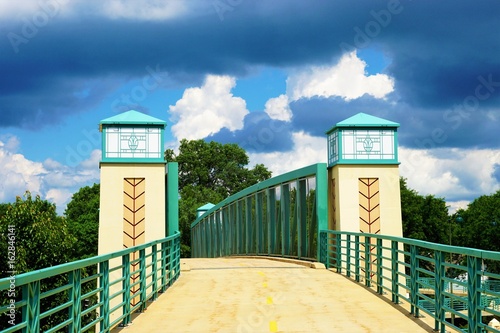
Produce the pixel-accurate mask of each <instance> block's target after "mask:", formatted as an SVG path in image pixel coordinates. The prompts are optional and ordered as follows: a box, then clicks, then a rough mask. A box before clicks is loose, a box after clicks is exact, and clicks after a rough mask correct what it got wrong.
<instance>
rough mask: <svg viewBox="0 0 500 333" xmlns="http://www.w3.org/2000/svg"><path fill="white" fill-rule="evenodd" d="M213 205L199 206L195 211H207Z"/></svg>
mask: <svg viewBox="0 0 500 333" xmlns="http://www.w3.org/2000/svg"><path fill="white" fill-rule="evenodd" d="M214 206H215V205H214V204H213V203H210V202H209V203H207V204H206V205H203V206H201V207H200V208H198V209H197V210H209V209H210V208H212V207H214Z"/></svg>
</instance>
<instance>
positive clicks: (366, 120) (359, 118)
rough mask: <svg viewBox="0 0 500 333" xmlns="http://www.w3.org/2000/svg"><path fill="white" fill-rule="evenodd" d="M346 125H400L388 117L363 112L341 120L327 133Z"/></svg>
mask: <svg viewBox="0 0 500 333" xmlns="http://www.w3.org/2000/svg"><path fill="white" fill-rule="evenodd" d="M345 127H393V128H394V127H399V124H398V123H395V122H393V121H390V120H387V119H383V118H379V117H375V116H372V115H369V114H366V113H362V112H361V113H358V114H355V115H354V116H352V117H349V118H347V119H345V120H342V121H341V122H338V123H337V124H336V125H335V126H334V127H332V128H331V129H330V130H329V131H328V132H327V133H330V132H332V131H333V130H334V129H336V128H345Z"/></svg>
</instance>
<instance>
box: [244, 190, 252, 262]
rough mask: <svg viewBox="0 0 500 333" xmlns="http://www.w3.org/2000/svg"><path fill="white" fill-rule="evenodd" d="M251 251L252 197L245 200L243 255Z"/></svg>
mask: <svg viewBox="0 0 500 333" xmlns="http://www.w3.org/2000/svg"><path fill="white" fill-rule="evenodd" d="M252 251H253V225H252V197H251V196H247V197H246V198H245V254H250V253H252Z"/></svg>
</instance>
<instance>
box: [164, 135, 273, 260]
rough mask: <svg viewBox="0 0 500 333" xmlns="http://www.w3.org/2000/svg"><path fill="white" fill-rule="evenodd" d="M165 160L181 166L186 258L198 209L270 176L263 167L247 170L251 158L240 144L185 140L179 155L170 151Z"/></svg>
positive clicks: (181, 215)
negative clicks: (192, 224)
mask: <svg viewBox="0 0 500 333" xmlns="http://www.w3.org/2000/svg"><path fill="white" fill-rule="evenodd" d="M165 159H166V160H167V161H174V162H177V163H179V192H180V197H181V198H180V201H179V229H180V231H181V234H182V236H181V237H182V238H181V244H182V249H183V251H182V255H183V256H184V257H186V256H190V243H191V239H190V238H191V223H192V222H193V221H194V220H195V219H196V209H197V208H199V207H200V206H203V205H204V204H206V203H208V202H212V203H214V204H215V203H218V202H219V201H221V200H223V199H224V198H226V197H228V196H230V195H232V194H234V193H237V192H239V191H241V190H243V189H244V188H247V187H248V186H251V185H253V184H256V183H258V182H260V181H263V180H265V179H268V178H270V177H271V172H270V171H269V170H267V168H266V167H265V166H264V165H262V164H257V165H256V166H255V167H254V168H252V169H249V168H247V165H248V163H249V158H248V155H247V154H246V152H245V150H244V149H243V148H241V147H239V146H238V145H237V144H221V143H218V142H214V141H212V142H205V141H204V140H191V141H188V140H186V139H183V140H181V144H180V147H179V154H178V155H176V154H175V153H174V151H173V150H171V149H167V150H166V151H165Z"/></svg>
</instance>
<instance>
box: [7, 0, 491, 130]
mask: <svg viewBox="0 0 500 333" xmlns="http://www.w3.org/2000/svg"><path fill="white" fill-rule="evenodd" d="M214 3H215V2H214ZM224 3H225V2H224ZM205 7H206V6H205ZM499 12H500V3H499V2H497V1H494V0H490V1H475V2H469V1H467V2H466V1H460V2H456V1H451V0H450V1H440V2H422V1H410V2H408V1H401V2H399V1H397V0H389V1H380V2H371V1H364V2H357V3H356V4H353V3H352V2H351V1H347V0H345V1H326V0H325V1H314V2H310V1H298V0H297V1H244V2H241V3H238V5H237V6H236V5H234V6H232V7H231V8H230V9H227V8H226V9H224V8H218V9H217V8H216V7H215V6H213V8H210V10H209V12H206V13H200V12H196V13H195V14H193V13H192V14H189V15H185V16H183V17H179V18H177V19H172V20H167V21H149V22H147V21H140V20H131V19H106V18H104V17H98V16H95V15H94V16H88V15H85V14H84V12H82V15H80V16H78V17H73V18H64V17H58V16H56V17H54V18H51V19H50V20H48V21H47V23H46V24H44V25H40V26H39V27H36V26H35V28H36V33H34V30H33V29H32V30H31V33H27V32H29V29H28V28H27V26H28V25H29V24H30V16H29V15H28V16H26V17H27V19H25V20H21V19H18V18H14V19H11V20H6V19H2V23H0V32H1V34H2V35H3V36H4V38H1V39H0V54H1V57H0V74H1V76H0V93H1V97H0V103H1V104H0V126H28V125H27V122H28V124H29V121H30V120H31V119H35V118H36V119H38V120H39V121H40V123H38V125H39V126H43V124H44V123H50V122H55V121H60V119H62V118H64V115H66V114H69V113H74V112H83V111H87V110H88V109H89V107H92V106H93V105H96V104H98V103H99V102H100V101H102V100H103V99H104V98H105V97H107V96H108V97H109V94H112V93H113V92H114V87H116V80H121V81H122V83H125V82H126V81H128V80H132V79H136V80H141V78H143V77H144V76H145V75H146V74H147V73H148V71H147V68H151V69H153V70H154V71H155V73H156V74H157V75H160V74H159V73H160V72H161V73H168V76H169V77H170V79H171V80H173V81H176V80H177V82H178V83H179V86H181V84H193V82H201V80H202V78H203V77H204V75H206V74H207V73H211V74H230V75H237V76H243V75H245V73H247V71H248V70H249V69H251V68H252V67H254V66H262V65H264V66H276V67H282V68H284V67H292V66H301V65H305V64H320V63H325V62H331V61H334V60H335V59H337V58H338V57H339V56H340V55H341V53H342V52H343V51H346V50H350V49H352V48H358V49H363V48H370V47H375V48H378V49H380V50H381V51H382V52H384V53H385V54H387V56H388V57H389V59H390V60H391V65H390V67H389V68H388V72H389V74H390V75H391V76H393V77H394V78H395V87H396V91H397V92H398V95H399V96H400V100H399V102H402V103H405V104H406V105H408V106H411V107H412V108H414V110H412V111H411V112H420V110H422V109H424V108H430V109H432V110H435V109H437V110H441V111H442V110H445V109H449V108H451V107H453V106H454V105H457V104H463V103H469V108H473V109H474V110H473V111H474V112H479V110H480V109H481V108H482V107H494V106H496V105H497V104H498V101H499V96H500V94H499V91H500V66H499V65H500V63H499V62H500V57H498V54H499V52H500V40H499V39H500V34H498V30H499V28H500V21H499V20H498V14H499ZM27 22H28V23H27ZM35 23H36V22H35ZM31 25H33V22H31ZM14 34H15V36H17V37H15V36H14ZM13 36H14V37H13ZM152 75H153V77H154V74H152ZM86 80H89V81H91V82H97V81H98V82H100V84H101V85H102V86H103V87H106V89H100V90H96V89H90V90H88V92H87V93H86V94H84V96H83V97H81V96H80V97H78V96H79V93H80V92H81V90H82V89H85V88H84V84H83V83H82V82H84V81H86ZM169 82H171V81H169ZM485 82H486V83H485ZM164 83H165V82H164ZM480 86H481V87H482V88H478V87H480ZM47 96H50V97H49V98H47ZM471 96H472V97H471ZM467 98H469V99H468V100H467ZM474 98H475V99H474ZM471 103H472V104H471ZM474 103H476V104H477V106H475V104H474ZM139 104H140V103H139ZM37 117H38V118H37ZM40 117H41V118H40ZM296 117H298V118H300V117H302V118H301V119H302V121H303V123H304V124H305V125H304V126H307V123H308V122H311V120H309V119H305V118H304V117H303V116H302V115H300V114H298V115H296ZM417 117H420V116H417ZM421 117H422V119H424V118H426V117H427V114H424V115H422V116H421ZM438 117H439V116H438ZM339 119H340V118H339ZM311 126H313V125H310V127H311ZM313 127H314V126H313Z"/></svg>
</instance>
